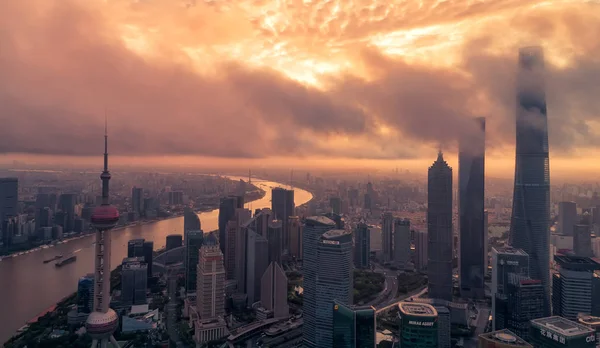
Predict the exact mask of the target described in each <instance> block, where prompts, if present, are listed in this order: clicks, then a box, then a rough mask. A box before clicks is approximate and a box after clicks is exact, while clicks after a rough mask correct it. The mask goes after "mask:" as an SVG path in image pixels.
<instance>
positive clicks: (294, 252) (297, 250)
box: [288, 216, 302, 260]
mask: <svg viewBox="0 0 600 348" xmlns="http://www.w3.org/2000/svg"><path fill="white" fill-rule="evenodd" d="M288 231H289V232H290V248H289V253H290V256H292V257H294V258H296V259H297V260H302V225H301V224H300V218H299V217H297V216H290V217H289V218H288Z"/></svg>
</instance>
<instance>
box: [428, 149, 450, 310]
mask: <svg viewBox="0 0 600 348" xmlns="http://www.w3.org/2000/svg"><path fill="white" fill-rule="evenodd" d="M427 238H428V239H429V240H428V243H427V251H428V252H427V256H428V258H429V259H428V262H427V275H428V278H429V284H428V288H429V297H430V298H437V299H442V300H446V301H452V256H453V255H452V168H450V167H449V166H448V163H446V161H444V156H443V155H442V152H441V151H440V152H439V154H438V158H437V160H436V161H435V162H434V163H433V165H432V166H431V167H429V171H428V177H427Z"/></svg>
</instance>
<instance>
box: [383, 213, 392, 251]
mask: <svg viewBox="0 0 600 348" xmlns="http://www.w3.org/2000/svg"><path fill="white" fill-rule="evenodd" d="M393 235H394V216H393V215H392V213H389V212H388V213H385V214H383V219H382V221H381V250H382V251H383V261H384V262H391V261H392V260H393V258H394V253H393V251H394V247H393V242H394V241H393V239H392V238H393Z"/></svg>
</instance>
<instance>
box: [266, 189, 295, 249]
mask: <svg viewBox="0 0 600 348" xmlns="http://www.w3.org/2000/svg"><path fill="white" fill-rule="evenodd" d="M271 210H273V214H274V215H275V219H277V220H281V221H282V222H283V225H282V226H283V230H282V232H283V238H282V242H283V248H284V249H287V248H288V247H289V239H290V237H289V236H290V235H289V231H288V230H287V227H288V219H289V217H290V216H295V215H296V205H295V204H294V190H287V189H284V188H281V187H275V188H273V189H272V190H271Z"/></svg>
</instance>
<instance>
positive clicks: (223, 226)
mask: <svg viewBox="0 0 600 348" xmlns="http://www.w3.org/2000/svg"><path fill="white" fill-rule="evenodd" d="M238 208H244V199H243V197H238V196H228V197H223V198H221V202H220V203H219V247H220V248H221V253H223V255H226V250H225V246H226V242H225V241H226V239H227V222H229V221H230V220H232V219H234V218H235V211H236V209H238Z"/></svg>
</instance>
